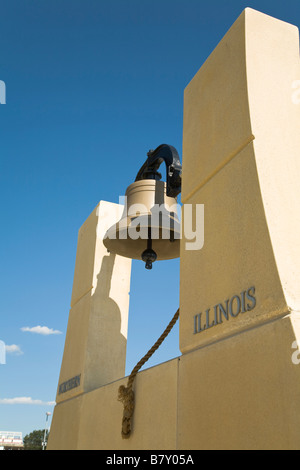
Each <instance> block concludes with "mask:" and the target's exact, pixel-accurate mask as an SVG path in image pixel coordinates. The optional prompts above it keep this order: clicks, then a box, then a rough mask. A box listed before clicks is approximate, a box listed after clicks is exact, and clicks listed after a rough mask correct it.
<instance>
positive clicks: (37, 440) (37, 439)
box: [23, 429, 48, 450]
mask: <svg viewBox="0 0 300 470" xmlns="http://www.w3.org/2000/svg"><path fill="white" fill-rule="evenodd" d="M44 432H45V431H44V430H43V429H40V430H35V431H32V432H31V433H30V434H26V436H25V437H24V439H23V444H24V450H42V446H43V440H44ZM47 440H48V431H47V433H46V442H47Z"/></svg>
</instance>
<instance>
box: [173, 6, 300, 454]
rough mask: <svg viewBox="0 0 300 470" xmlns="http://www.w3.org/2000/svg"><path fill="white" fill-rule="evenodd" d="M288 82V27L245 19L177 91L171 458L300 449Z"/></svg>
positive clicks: (297, 234) (294, 179) (293, 141)
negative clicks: (190, 239) (176, 354)
mask: <svg viewBox="0 0 300 470" xmlns="http://www.w3.org/2000/svg"><path fill="white" fill-rule="evenodd" d="M299 78H300V61H299V34H298V29H297V28H296V27H295V26H293V25H290V24H287V23H285V22H283V21H280V20H277V19H274V18H271V17H269V16H267V15H264V14H262V13H259V12H257V11H254V10H252V9H249V8H247V9H246V10H245V11H244V12H243V13H242V14H241V16H240V17H239V18H238V20H237V21H236V22H235V23H234V25H233V26H232V27H231V29H230V30H229V31H228V33H227V34H226V35H225V37H224V38H223V39H222V41H221V42H220V44H219V45H218V46H217V47H216V49H215V50H214V51H213V52H212V54H211V55H210V56H209V58H208V59H207V61H206V62H205V64H204V65H203V66H202V67H201V69H200V70H199V72H198V73H197V74H196V75H195V77H194V78H193V79H192V81H191V82H190V83H189V85H188V86H187V88H186V90H185V93H184V130H183V191H182V201H183V203H184V204H192V205H193V207H194V206H195V205H197V204H204V207H205V222H204V229H205V241H204V246H203V248H202V249H201V250H198V251H189V250H187V249H186V240H185V239H184V238H183V240H182V243H181V271H180V283H181V287H180V348H181V351H182V353H183V357H182V358H181V361H180V376H179V390H180V392H179V394H180V405H179V416H178V426H179V433H180V438H179V446H181V447H180V448H215V449H216V448H225V449H228V448H233V449H234V448H265V449H266V448H297V447H299V442H300V405H299V403H300V366H298V365H295V363H294V362H293V360H292V354H293V352H295V349H292V348H295V344H296V343H295V341H297V340H299V339H300V328H299V325H300V316H299V311H300V184H299V177H300V132H299V129H300V105H299V104H298V105H297V103H296V101H295V99H293V98H294V97H293V95H294V94H295V83H299ZM296 348H297V346H296Z"/></svg>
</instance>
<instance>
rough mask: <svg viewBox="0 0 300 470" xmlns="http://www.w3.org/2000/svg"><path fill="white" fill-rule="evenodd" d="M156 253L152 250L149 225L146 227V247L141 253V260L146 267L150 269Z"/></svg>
mask: <svg viewBox="0 0 300 470" xmlns="http://www.w3.org/2000/svg"><path fill="white" fill-rule="evenodd" d="M156 258H157V254H156V253H155V251H154V250H152V239H151V227H150V226H149V227H148V240H147V249H146V250H145V251H143V253H142V260H143V261H144V262H145V263H146V265H145V268H146V269H152V263H154V261H156Z"/></svg>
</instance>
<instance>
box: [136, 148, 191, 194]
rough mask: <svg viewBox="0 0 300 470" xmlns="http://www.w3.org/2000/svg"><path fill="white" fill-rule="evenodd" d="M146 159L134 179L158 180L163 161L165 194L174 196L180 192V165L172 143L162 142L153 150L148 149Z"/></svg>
mask: <svg viewBox="0 0 300 470" xmlns="http://www.w3.org/2000/svg"><path fill="white" fill-rule="evenodd" d="M147 157H148V158H147V160H146V161H145V163H144V164H143V166H142V167H141V169H140V170H139V172H138V174H137V176H136V179H135V181H140V180H144V179H154V180H158V181H159V180H160V179H161V177H162V176H161V174H160V173H159V172H158V169H159V167H160V165H161V164H162V163H163V162H165V164H166V173H167V196H169V197H176V196H178V194H180V192H181V172H182V166H181V163H180V159H179V155H178V152H177V150H176V149H175V147H173V146H172V145H167V144H162V145H159V147H157V148H156V149H155V150H149V152H148V153H147Z"/></svg>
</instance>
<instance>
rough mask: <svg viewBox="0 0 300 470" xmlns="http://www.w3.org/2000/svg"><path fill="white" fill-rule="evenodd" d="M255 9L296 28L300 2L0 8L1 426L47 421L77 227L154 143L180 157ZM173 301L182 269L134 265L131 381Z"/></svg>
mask: <svg viewBox="0 0 300 470" xmlns="http://www.w3.org/2000/svg"><path fill="white" fill-rule="evenodd" d="M247 6H250V7H252V8H255V9H257V10H260V11H262V12H264V13H267V14H269V15H271V16H274V17H277V18H279V19H282V20H284V21H287V22H289V23H293V24H296V25H297V26H299V25H300V3H299V0H294V1H293V0H287V1H286V2H275V1H274V0H272V1H271V0H261V1H250V0H249V1H247V2H246V1H242V0H240V1H237V0H228V1H224V0H211V1H210V2H202V1H200V0H151V1H150V0H88V1H87V0H6V1H1V0H0V47H1V49H0V50H1V54H0V80H3V81H4V82H5V83H6V92H7V93H6V105H0V145H1V152H0V192H1V197H0V201H1V202H0V205H1V228H2V230H1V243H0V252H1V257H0V259H1V270H0V292H1V296H0V319H1V323H0V340H2V341H4V343H5V344H6V345H7V347H8V351H7V354H6V364H5V365H0V430H13V431H22V432H23V433H24V434H27V433H29V432H31V431H32V430H33V429H41V428H43V426H44V423H45V413H46V411H51V412H53V402H54V401H55V394H56V388H57V383H58V376H59V371H60V365H61V359H62V354H63V348H64V340H65V334H66V328H67V322H68V312H69V306H70V299H71V291H72V282H73V272H74V265H75V255H76V244H77V233H78V229H79V227H80V226H81V225H82V223H83V222H84V221H85V219H86V218H87V217H88V215H89V214H90V213H91V212H92V210H93V209H94V207H95V206H96V205H97V203H98V201H100V200H101V199H104V200H107V201H111V202H118V201H119V196H120V195H123V194H124V193H125V190H126V187H127V186H128V185H129V184H130V183H131V182H133V181H134V178H135V176H136V173H137V171H138V170H139V168H140V167H141V165H142V164H143V163H144V161H145V159H146V153H147V151H148V150H149V149H150V148H156V147H157V146H158V145H160V144H162V143H168V144H171V145H173V146H174V147H176V149H177V150H178V152H179V154H180V156H181V152H182V120H183V90H184V88H185V87H186V86H187V84H188V83H189V81H190V80H191V79H192V77H193V76H194V75H195V73H196V72H197V70H198V69H199V68H200V67H201V65H202V64H203V62H204V61H205V59H206V58H207V57H208V55H209V54H210V53H211V52H212V50H213V49H214V48H215V46H216V45H217V44H218V42H219V41H220V40H221V39H222V37H223V36H224V34H225V33H226V31H227V30H228V29H229V28H230V26H231V25H232V23H233V22H234V21H235V20H236V18H237V17H238V16H239V15H240V13H241V12H242V10H243V9H244V8H245V7H247ZM178 304H179V260H173V261H168V262H160V263H156V264H155V265H154V267H153V270H152V271H146V270H145V268H144V264H143V263H142V262H138V261H134V263H133V270H132V281H131V303H130V313H129V331H128V346H127V366H126V373H127V374H129V373H130V371H131V369H132V368H133V367H134V365H135V364H136V363H137V362H138V360H139V359H140V358H141V357H142V356H143V355H144V353H145V352H147V350H148V349H149V348H150V347H151V346H152V344H153V343H154V342H155V341H156V339H157V338H158V337H159V336H160V334H161V333H162V331H163V329H164V328H165V326H166V324H167V323H168V322H169V320H170V319H171V317H172V316H173V314H174V312H175V311H176V309H177V307H178ZM32 329H33V330H32ZM178 342H179V329H178V325H176V327H175V328H174V330H173V331H172V333H171V334H170V336H169V337H168V338H167V340H166V341H165V343H164V344H163V345H162V347H161V348H160V350H159V351H158V352H157V353H156V354H155V356H154V357H153V358H152V359H151V360H150V361H149V363H148V364H147V366H153V365H155V364H157V363H160V362H162V361H166V360H168V359H170V358H173V357H176V356H178V355H179V354H180V351H179V348H178ZM20 397H21V398H20Z"/></svg>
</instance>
